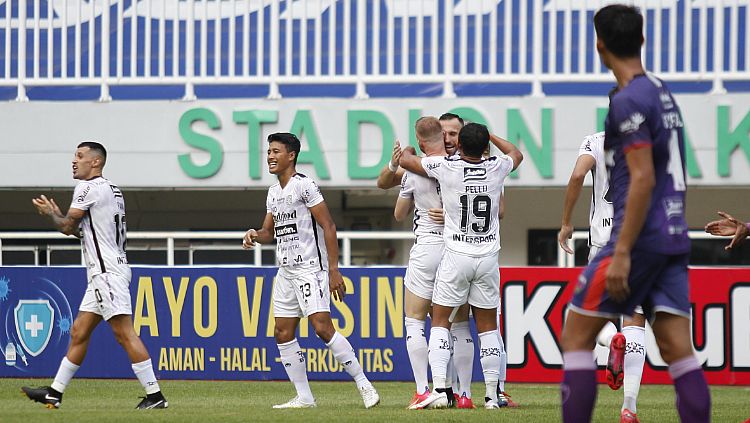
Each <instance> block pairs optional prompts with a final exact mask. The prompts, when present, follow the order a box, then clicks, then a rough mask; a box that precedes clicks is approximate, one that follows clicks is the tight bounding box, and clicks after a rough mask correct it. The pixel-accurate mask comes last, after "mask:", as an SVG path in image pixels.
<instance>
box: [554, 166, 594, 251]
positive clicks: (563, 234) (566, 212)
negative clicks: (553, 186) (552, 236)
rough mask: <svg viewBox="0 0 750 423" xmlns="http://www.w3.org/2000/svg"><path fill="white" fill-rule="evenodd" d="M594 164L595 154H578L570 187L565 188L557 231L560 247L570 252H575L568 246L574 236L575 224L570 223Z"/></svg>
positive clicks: (569, 182) (569, 180)
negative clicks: (560, 221) (584, 182)
mask: <svg viewBox="0 0 750 423" xmlns="http://www.w3.org/2000/svg"><path fill="white" fill-rule="evenodd" d="M594 166H596V160H595V159H594V156H591V155H589V154H581V155H580V156H578V160H576V164H575V166H574V167H573V173H571V174H570V179H568V188H567V189H566V190H565V200H564V201H563V213H562V223H561V225H560V232H558V233H557V242H559V243H560V247H561V248H562V249H563V250H565V252H566V253H568V254H573V250H572V249H571V248H570V247H569V246H568V240H569V239H570V238H572V236H573V225H571V224H570V218H571V215H572V214H573V209H574V208H575V206H576V202H577V201H578V197H579V196H580V195H581V188H582V187H583V181H584V180H585V179H586V174H587V173H589V172H590V171H591V169H593V168H594Z"/></svg>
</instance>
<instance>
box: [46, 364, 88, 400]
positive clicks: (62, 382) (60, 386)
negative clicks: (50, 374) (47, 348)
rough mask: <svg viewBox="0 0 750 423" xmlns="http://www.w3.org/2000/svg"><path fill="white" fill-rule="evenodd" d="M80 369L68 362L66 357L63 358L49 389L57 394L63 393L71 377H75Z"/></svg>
mask: <svg viewBox="0 0 750 423" xmlns="http://www.w3.org/2000/svg"><path fill="white" fill-rule="evenodd" d="M80 367H81V366H79V365H76V364H73V362H71V361H70V360H68V357H63V359H62V361H61V362H60V367H59V368H58V369H57V374H56V375H55V380H54V382H52V385H50V387H51V388H52V389H54V390H55V391H57V392H60V393H63V392H65V387H66V386H68V383H70V380H71V379H73V376H75V374H76V372H77V371H78V369H79V368H80Z"/></svg>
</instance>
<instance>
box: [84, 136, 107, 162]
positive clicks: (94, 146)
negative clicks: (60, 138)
mask: <svg viewBox="0 0 750 423" xmlns="http://www.w3.org/2000/svg"><path fill="white" fill-rule="evenodd" d="M82 147H88V148H89V149H90V150H93V151H95V152H96V153H98V154H99V155H100V156H102V157H104V162H105V163H106V162H107V149H106V148H104V146H103V145H101V144H100V143H98V142H96V141H84V142H82V143H80V144H78V147H77V148H82Z"/></svg>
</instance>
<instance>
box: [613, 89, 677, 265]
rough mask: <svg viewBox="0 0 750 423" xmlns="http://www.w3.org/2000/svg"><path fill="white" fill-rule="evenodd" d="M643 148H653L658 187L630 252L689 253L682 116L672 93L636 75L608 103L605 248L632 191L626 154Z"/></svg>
mask: <svg viewBox="0 0 750 423" xmlns="http://www.w3.org/2000/svg"><path fill="white" fill-rule="evenodd" d="M642 147H651V149H652V152H653V161H654V176H655V179H656V185H655V186H654V190H653V193H652V195H651V205H650V206H649V210H648V215H647V216H646V221H645V223H644V224H643V229H642V230H641V233H640V234H639V235H638V239H637V240H636V242H635V245H634V246H633V250H640V251H648V252H654V253H661V254H683V253H687V252H689V251H690V239H689V238H688V226H687V222H686V220H685V145H684V142H683V122H682V116H681V115H680V109H679V108H678V107H677V103H676V102H675V100H674V97H672V93H670V92H669V90H668V89H667V87H666V86H665V85H664V83H663V82H662V81H661V80H660V79H658V78H656V77H655V76H653V75H651V74H645V75H638V76H636V77H635V78H633V80H632V81H630V83H629V84H628V85H627V86H626V87H625V88H623V89H621V90H619V91H617V92H616V93H615V94H614V95H612V97H611V99H610V106H609V113H608V114H607V119H606V121H605V141H604V150H605V152H604V155H605V160H606V163H607V170H608V171H609V190H610V192H609V198H610V200H611V201H612V203H613V206H614V212H615V213H614V225H613V227H612V235H611V237H610V240H609V244H608V245H607V247H608V248H607V249H612V248H613V247H614V244H615V243H616V241H617V238H618V237H619V235H620V230H621V228H622V224H623V220H624V218H625V200H626V199H627V196H628V188H629V186H630V172H629V171H628V166H627V163H626V161H625V154H626V153H627V152H628V151H630V150H632V149H636V148H642Z"/></svg>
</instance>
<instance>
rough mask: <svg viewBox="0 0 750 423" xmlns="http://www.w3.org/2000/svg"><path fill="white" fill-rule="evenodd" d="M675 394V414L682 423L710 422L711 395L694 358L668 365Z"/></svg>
mask: <svg viewBox="0 0 750 423" xmlns="http://www.w3.org/2000/svg"><path fill="white" fill-rule="evenodd" d="M669 374H670V375H671V376H672V380H674V390H675V393H676V394H677V397H676V400H675V401H676V403H677V412H678V413H679V414H680V421H682V423H704V422H710V421H711V393H710V392H709V390H708V383H706V376H705V375H704V374H703V369H702V368H701V367H700V365H699V364H698V360H696V359H695V357H693V356H690V357H687V358H683V359H680V360H677V361H675V362H673V363H671V364H670V365H669Z"/></svg>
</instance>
